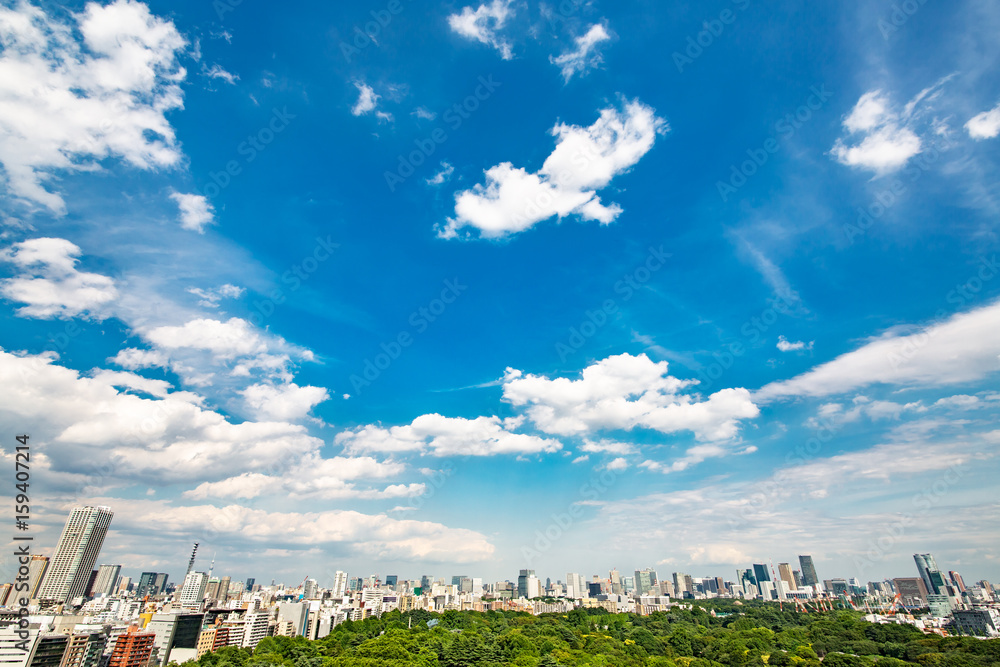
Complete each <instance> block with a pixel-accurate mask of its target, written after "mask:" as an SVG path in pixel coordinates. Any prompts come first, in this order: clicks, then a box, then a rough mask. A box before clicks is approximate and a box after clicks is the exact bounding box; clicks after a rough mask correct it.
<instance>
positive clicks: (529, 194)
mask: <svg viewBox="0 0 1000 667" xmlns="http://www.w3.org/2000/svg"><path fill="white" fill-rule="evenodd" d="M666 131H667V125H666V122H665V121H664V120H662V119H660V118H657V117H656V115H655V111H654V110H653V109H652V108H651V107H648V106H646V105H644V104H642V103H641V102H639V101H638V100H633V101H632V102H627V103H626V104H625V105H624V108H623V109H621V110H619V109H615V108H610V107H609V108H606V109H603V110H601V112H600V118H598V120H597V121H595V122H594V124H593V125H591V126H590V127H579V126H576V125H565V124H563V123H559V124H557V125H556V126H555V127H553V128H552V135H553V136H555V137H556V147H555V149H554V150H553V151H552V153H551V154H550V155H549V156H548V158H546V160H545V163H544V164H543V165H542V168H541V169H540V170H539V171H538V173H529V172H527V171H525V170H524V169H521V168H515V167H514V166H513V165H511V163H509V162H503V163H501V164H498V165H496V166H494V167H491V168H490V169H488V170H487V171H486V185H481V184H477V185H476V186H475V187H473V189H471V190H465V191H463V192H459V193H457V194H456V195H455V217H454V218H450V219H449V220H448V224H447V225H446V226H444V228H442V229H440V230H439V232H438V235H439V236H440V237H442V238H454V237H456V236H457V232H458V230H459V229H462V228H463V227H467V226H469V227H475V228H477V229H478V230H479V231H480V233H481V235H482V236H483V237H486V238H496V237H500V236H504V235H506V234H512V233H516V232H521V231H524V230H526V229H529V228H530V227H532V226H534V225H535V224H537V223H539V222H541V221H543V220H547V219H549V218H551V217H553V216H558V217H559V218H563V217H565V216H568V215H578V216H580V217H581V218H583V219H585V220H597V221H599V222H601V223H602V224H609V223H611V222H613V221H614V220H615V219H616V218H617V217H618V215H619V214H620V213H621V210H622V209H621V208H620V207H619V206H618V205H617V204H611V205H609V206H605V205H604V204H602V203H601V199H600V197H598V196H597V192H596V191H597V190H600V189H602V188H604V187H606V186H607V185H608V184H609V183H610V182H611V180H612V179H613V178H614V177H615V176H617V175H619V174H622V173H624V172H626V171H628V170H629V169H630V168H631V167H633V166H634V165H635V164H637V163H638V162H639V160H640V159H641V158H642V157H643V156H644V155H645V154H646V153H648V152H649V150H650V149H651V148H652V147H653V144H654V143H655V141H656V136H657V135H658V134H662V133H664V132H666Z"/></svg>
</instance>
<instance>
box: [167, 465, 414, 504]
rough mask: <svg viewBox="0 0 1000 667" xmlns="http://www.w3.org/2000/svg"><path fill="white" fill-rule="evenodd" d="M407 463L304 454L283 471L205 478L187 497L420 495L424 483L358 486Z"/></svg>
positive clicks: (392, 474)
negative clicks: (206, 479)
mask: <svg viewBox="0 0 1000 667" xmlns="http://www.w3.org/2000/svg"><path fill="white" fill-rule="evenodd" d="M405 470H406V466H405V465H403V464H402V463H398V462H395V461H378V460H376V459H374V458H371V457H368V456H365V457H358V458H348V457H342V456H336V457H333V458H330V459H323V458H320V457H319V456H317V455H309V456H306V457H304V458H303V459H302V460H301V461H300V462H297V463H295V464H294V465H291V466H289V468H288V469H287V470H284V471H282V473H281V474H280V475H265V474H262V473H243V474H242V475H238V476H236V477H230V478H227V479H223V480H220V481H218V482H204V483H202V484H200V485H198V486H197V487H196V488H194V489H191V490H189V491H186V492H185V493H184V497H185V498H192V499H195V500H204V499H206V498H240V499H250V498H258V497H261V496H279V495H284V496H291V497H295V498H322V499H325V500H335V499H344V498H357V499H363V500H365V499H367V500H374V499H384V498H407V497H413V496H418V495H420V494H422V493H423V492H424V491H425V490H426V485H425V484H417V483H414V484H391V485H389V486H386V487H384V488H371V487H367V488H359V487H358V486H357V485H356V484H355V482H358V481H361V480H384V479H387V478H391V477H397V476H399V475H400V474H402V473H403V472H405Z"/></svg>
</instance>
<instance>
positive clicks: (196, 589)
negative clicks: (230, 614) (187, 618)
mask: <svg viewBox="0 0 1000 667" xmlns="http://www.w3.org/2000/svg"><path fill="white" fill-rule="evenodd" d="M207 586H208V575H207V574H205V573H204V572H188V575H187V576H186V577H184V586H183V587H182V588H181V600H180V601H181V606H182V607H184V608H187V609H198V608H200V607H201V601H202V600H203V599H204V598H205V588H207Z"/></svg>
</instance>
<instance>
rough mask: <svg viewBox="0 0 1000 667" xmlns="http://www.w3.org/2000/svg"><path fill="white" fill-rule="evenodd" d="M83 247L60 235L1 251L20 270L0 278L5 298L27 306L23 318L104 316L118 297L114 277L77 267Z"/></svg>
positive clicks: (1, 257) (0, 258) (20, 311)
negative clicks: (15, 274)
mask: <svg viewBox="0 0 1000 667" xmlns="http://www.w3.org/2000/svg"><path fill="white" fill-rule="evenodd" d="M80 253H81V250H80V248H79V247H78V246H76V245H75V244H73V243H71V242H69V241H67V240H65V239H57V238H37V239H30V240H28V241H22V242H20V243H16V244H14V245H13V246H11V247H10V248H7V249H6V250H4V251H2V252H0V261H6V262H10V263H12V264H14V265H16V266H17V267H18V268H20V269H21V274H20V275H18V276H16V277H14V278H7V279H5V280H2V281H0V294H2V295H3V296H4V298H7V299H10V300H11V301H17V302H19V303H25V304H27V305H26V306H24V307H22V308H19V309H18V310H17V314H18V315H20V316H22V317H37V318H41V319H50V318H62V319H68V318H71V317H77V316H84V317H89V318H93V319H98V320H101V319H104V318H105V317H106V316H107V315H106V313H105V307H106V306H107V305H108V304H109V303H110V302H112V301H114V300H115V299H116V298H117V297H118V290H117V289H116V288H115V283H114V281H113V280H112V279H111V278H108V277H107V276H102V275H99V274H97V273H87V272H84V271H79V270H77V268H76V263H77V261H78V260H77V257H78V256H79V255H80Z"/></svg>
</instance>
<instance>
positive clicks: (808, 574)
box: [799, 556, 819, 586]
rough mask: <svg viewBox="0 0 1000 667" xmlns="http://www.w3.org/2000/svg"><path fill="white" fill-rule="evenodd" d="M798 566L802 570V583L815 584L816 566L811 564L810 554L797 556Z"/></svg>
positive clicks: (817, 581)
mask: <svg viewBox="0 0 1000 667" xmlns="http://www.w3.org/2000/svg"><path fill="white" fill-rule="evenodd" d="M799 568H800V569H801V570H802V583H803V584H805V585H806V586H815V585H816V584H818V583H819V577H817V576H816V566H815V565H813V557H812V556H799Z"/></svg>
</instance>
